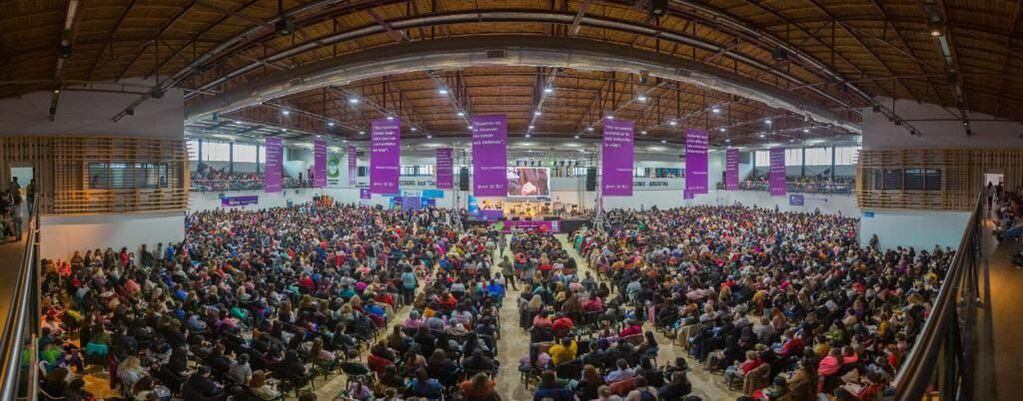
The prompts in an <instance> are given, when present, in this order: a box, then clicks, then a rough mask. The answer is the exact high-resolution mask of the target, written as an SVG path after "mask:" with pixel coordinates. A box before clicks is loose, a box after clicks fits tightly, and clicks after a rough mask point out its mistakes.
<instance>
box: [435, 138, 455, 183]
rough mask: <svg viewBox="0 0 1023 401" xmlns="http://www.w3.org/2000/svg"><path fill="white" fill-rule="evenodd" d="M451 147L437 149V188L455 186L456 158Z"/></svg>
mask: <svg viewBox="0 0 1023 401" xmlns="http://www.w3.org/2000/svg"><path fill="white" fill-rule="evenodd" d="M452 155H453V152H452V149H451V148H440V149H437V160H436V164H435V166H434V169H435V171H436V172H437V189H451V188H454V187H455V172H454V158H453V157H452Z"/></svg>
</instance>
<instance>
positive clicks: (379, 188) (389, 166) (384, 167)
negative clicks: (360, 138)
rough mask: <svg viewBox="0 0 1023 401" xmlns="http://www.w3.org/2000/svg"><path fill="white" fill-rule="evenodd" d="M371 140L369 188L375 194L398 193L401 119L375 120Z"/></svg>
mask: <svg viewBox="0 0 1023 401" xmlns="http://www.w3.org/2000/svg"><path fill="white" fill-rule="evenodd" d="M370 140H371V141H372V145H371V146H372V152H371V153H370V157H369V190H370V192H372V193H375V194H386V195H391V194H397V193H398V173H399V172H400V152H401V121H399V120H398V119H397V118H395V119H390V120H388V119H386V118H380V119H376V120H373V121H372V132H371V135H370Z"/></svg>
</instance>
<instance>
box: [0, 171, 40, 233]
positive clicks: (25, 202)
mask: <svg viewBox="0 0 1023 401" xmlns="http://www.w3.org/2000/svg"><path fill="white" fill-rule="evenodd" d="M12 164H13V165H12V166H11V181H10V182H8V183H7V185H6V188H7V189H10V188H11V187H13V186H14V184H15V182H17V185H18V187H20V189H19V191H18V195H19V196H21V200H22V202H21V205H22V207H23V208H24V209H23V210H22V211H23V212H26V213H25V214H23V216H28V217H31V216H32V213H33V212H35V211H34V210H32V205H31V203H32V201H33V200H34V199H30V198H29V197H28V195H29V188H28V187H29V185H33V184H34V183H33V182H32V179H33V178H35V170H34V169H33V168H32V165H31V164H24V165H22V164H18V163H12ZM36 189H38V188H36ZM33 195H34V191H33ZM25 221H28V219H25Z"/></svg>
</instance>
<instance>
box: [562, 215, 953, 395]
mask: <svg viewBox="0 0 1023 401" xmlns="http://www.w3.org/2000/svg"><path fill="white" fill-rule="evenodd" d="M607 217H608V221H609V223H610V225H611V227H612V228H611V229H610V230H608V231H590V232H584V233H580V234H578V235H577V236H576V237H575V241H576V245H577V246H578V248H579V249H580V252H581V253H582V254H583V255H585V256H586V257H587V259H588V262H589V263H590V264H591V265H593V266H595V267H596V268H597V269H598V270H599V271H600V272H601V274H603V275H606V277H608V278H609V279H610V281H611V282H613V283H615V285H616V287H617V290H618V291H620V294H624V296H625V297H626V299H627V300H626V301H625V302H627V303H628V304H630V305H632V306H633V307H635V310H636V311H637V314H638V315H640V316H641V317H642V318H643V319H647V320H650V321H652V322H654V324H655V325H656V326H657V327H658V329H659V330H663V331H665V332H666V333H669V334H670V335H671V337H673V338H676V339H677V342H678V344H679V345H680V346H682V347H684V348H685V349H687V350H688V352H689V354H690V356H692V357H693V358H695V359H696V360H697V361H699V362H700V363H701V364H702V365H704V366H705V368H706V369H708V370H709V371H713V372H722V373H723V375H724V379H725V381H726V383H728V384H729V385H730V386H732V387H733V388H736V389H740V388H741V389H742V391H743V392H744V394H745V396H747V397H750V398H753V399H759V400H778V399H784V400H792V401H811V400H817V399H818V395H819V394H827V395H829V396H831V397H833V398H832V399H838V400H861V401H865V400H873V399H875V397H877V396H879V395H881V394H882V393H884V392H886V391H890V388H889V385H888V384H889V383H890V381H891V380H892V378H893V376H894V374H895V372H896V370H897V369H898V367H899V365H900V363H901V362H902V361H903V358H904V356H905V355H906V353H907V352H908V350H909V347H910V346H911V344H912V343H913V341H914V339H915V337H916V336H917V334H919V332H920V329H921V327H922V326H923V323H924V321H925V319H926V316H927V314H928V312H929V310H930V307H931V302H932V301H933V299H934V297H935V296H936V294H937V292H938V290H939V288H940V285H941V278H943V277H944V274H945V271H946V269H947V267H948V265H949V262H950V261H951V258H952V256H953V251H951V250H948V249H939V248H937V247H936V248H935V249H933V250H930V251H928V250H915V249H912V248H901V247H899V248H895V249H891V250H887V251H883V250H880V249H878V248H876V247H861V246H859V244H858V242H857V235H856V227H857V225H856V224H855V220H854V219H849V218H844V217H841V216H831V215H823V214H803V213H779V212H775V211H770V210H766V209H757V208H747V207H742V206H731V207H709V206H700V207H690V208H680V209H671V210H649V211H646V212H635V211H624V210H616V211H612V212H609V213H608V216H607Z"/></svg>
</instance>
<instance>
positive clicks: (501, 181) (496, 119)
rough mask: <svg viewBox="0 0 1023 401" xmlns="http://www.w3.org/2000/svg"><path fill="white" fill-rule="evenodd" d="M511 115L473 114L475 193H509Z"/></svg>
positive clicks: (473, 186) (473, 192) (483, 194)
mask: <svg viewBox="0 0 1023 401" xmlns="http://www.w3.org/2000/svg"><path fill="white" fill-rule="evenodd" d="M507 169H508V116H506V115H503V114H497V115H485V116H473V117H472V194H473V195H474V196H502V197H503V196H508V171H507Z"/></svg>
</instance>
